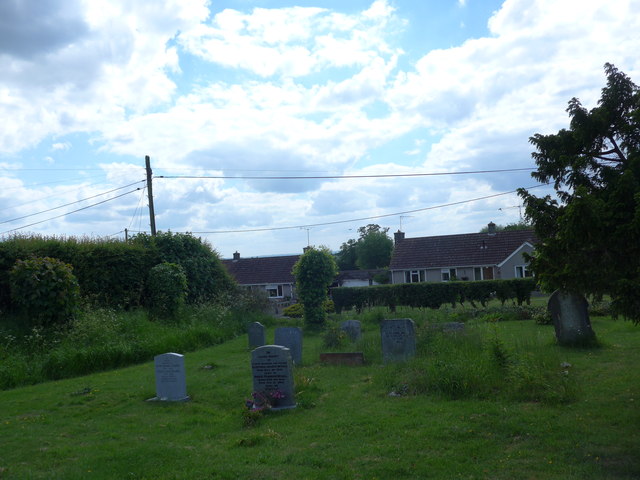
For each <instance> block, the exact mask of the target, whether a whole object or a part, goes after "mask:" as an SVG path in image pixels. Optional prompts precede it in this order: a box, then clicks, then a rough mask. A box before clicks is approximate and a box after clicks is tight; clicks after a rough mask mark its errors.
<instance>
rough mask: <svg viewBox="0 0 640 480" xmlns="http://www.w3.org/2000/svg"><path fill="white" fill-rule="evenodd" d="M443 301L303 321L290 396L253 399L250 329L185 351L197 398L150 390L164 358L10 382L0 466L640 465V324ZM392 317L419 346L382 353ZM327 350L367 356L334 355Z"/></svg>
mask: <svg viewBox="0 0 640 480" xmlns="http://www.w3.org/2000/svg"><path fill="white" fill-rule="evenodd" d="M436 313H437V312H436ZM433 315H434V313H433V312H432V311H428V310H427V311H420V310H413V311H412V310H401V311H398V312H397V313H396V314H393V315H391V314H389V313H388V312H386V311H382V310H373V311H368V312H365V313H363V314H362V315H358V316H355V315H354V314H353V313H350V312H347V313H344V314H343V315H342V316H341V317H340V318H341V319H342V320H346V319H350V318H357V319H359V320H361V321H362V326H363V337H362V339H361V340H360V341H359V342H358V343H356V344H355V345H351V344H349V343H348V342H347V343H345V342H344V341H343V342H338V343H339V345H337V346H336V347H335V348H333V349H329V350H328V349H327V348H326V347H325V346H323V340H324V338H325V337H326V334H323V333H309V332H307V331H305V334H304V343H303V362H302V365H299V366H296V367H295V374H294V377H295V383H296V392H297V393H296V401H297V403H298V406H297V408H295V409H291V410H284V411H278V412H266V413H265V414H251V413H249V412H248V410H247V409H246V408H245V406H244V403H245V399H247V398H249V397H250V395H251V389H252V374H251V366H250V358H251V354H250V351H249V349H248V348H247V338H246V336H245V335H241V336H239V337H237V338H235V339H232V340H230V341H227V342H225V343H224V344H221V345H217V346H214V347H209V348H205V349H201V350H198V351H195V352H190V353H189V352H184V359H185V364H186V382H187V393H188V394H189V396H190V397H191V400H190V401H188V402H175V403H164V402H147V401H146V400H147V399H149V398H151V397H153V396H154V395H155V383H154V366H153V362H149V363H143V364H139V365H135V366H131V367H127V368H121V369H118V370H111V371H107V372H102V373H97V374H92V375H88V376H83V377H76V378H71V379H65V380H59V381H55V382H47V383H41V384H38V385H32V386H27V387H20V388H15V389H12V390H6V391H2V392H0V404H1V405H2V410H1V412H0V445H1V447H2V448H0V479H4V478H18V479H22V478H29V479H31V478H32V479H40V478H42V479H51V478H64V479H81V478H82V479H85V478H114V479H124V478H130V479H183V478H184V479H187V478H189V479H192V478H214V479H236V478H249V479H279V480H282V479H306V478H308V479H323V478H327V479H374V478H377V479H392V478H393V479H395V478H442V479H451V478H464V479H474V478H477V479H485V478H492V479H514V478H518V479H563V480H565V479H632V478H640V429H638V426H639V425H640V409H639V408H638V407H639V405H638V404H639V403H640V369H639V368H638V365H639V364H640V348H639V346H640V326H634V325H633V324H632V323H631V322H627V321H623V320H612V319H611V318H609V317H601V316H593V317H592V325H593V328H594V330H595V332H596V334H597V335H598V339H599V343H600V345H599V346H598V347H595V348H582V349H580V348H578V349H575V348H564V347H560V346H558V345H556V343H555V340H554V331H553V326H550V325H538V324H536V323H535V322H534V321H532V320H530V319H529V320H518V321H488V320H492V319H493V320H499V319H500V318H499V315H498V314H492V315H493V316H492V315H485V316H483V317H482V318H478V319H477V320H473V321H468V322H467V324H466V326H465V331H464V333H462V334H461V333H454V334H445V333H441V332H438V331H437V330H434V329H428V328H427V326H426V321H425V318H431V319H435V320H437V321H441V320H449V319H451V318H452V315H453V318H454V319H455V315H456V314H451V312H450V311H447V312H445V314H443V315H441V317H440V318H436V317H437V315H436V317H433ZM392 317H395V318H413V319H414V321H415V322H416V329H417V331H418V345H417V355H416V357H415V358H414V359H412V360H409V361H408V362H406V363H397V364H396V363H393V364H387V365H384V364H383V362H382V355H381V349H380V345H379V344H380V332H379V322H380V320H381V319H383V318H392ZM283 321H284V320H281V319H279V320H274V321H273V323H272V324H271V325H269V328H268V329H267V343H271V342H272V341H273V335H274V327H275V326H279V325H282V323H281V322H283ZM326 351H362V352H364V354H365V358H366V364H365V365H364V366H359V367H344V366H326V365H322V364H320V362H319V360H318V358H319V354H320V353H322V352H326ZM181 353H183V352H181ZM392 392H393V394H392V395H390V394H391V393H392Z"/></svg>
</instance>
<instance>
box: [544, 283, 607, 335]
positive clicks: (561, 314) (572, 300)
mask: <svg viewBox="0 0 640 480" xmlns="http://www.w3.org/2000/svg"><path fill="white" fill-rule="evenodd" d="M588 306H589V304H588V303H587V299H586V298H584V296H582V295H580V294H577V293H570V292H563V291H561V290H556V291H555V292H553V293H552V294H551V296H550V297H549V302H548V304H547V308H548V309H549V313H550V314H551V318H552V319H553V327H554V328H555V331H556V339H557V340H558V343H559V344H560V345H583V344H585V343H589V342H591V341H592V340H593V339H594V338H595V336H596V335H595V333H594V332H593V329H592V328H591V321H590V320H589V310H588Z"/></svg>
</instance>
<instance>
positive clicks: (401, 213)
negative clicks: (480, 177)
mask: <svg viewBox="0 0 640 480" xmlns="http://www.w3.org/2000/svg"><path fill="white" fill-rule="evenodd" d="M545 185H547V184H546V183H544V184H543V183H541V184H538V185H534V186H532V187H526V190H532V189H534V188H539V187H544V186H545ZM517 191H518V190H511V191H509V192H502V193H494V194H493V195H485V196H484V197H477V198H471V199H469V200H461V201H459V202H451V203H444V204H442V205H434V206H432V207H424V208H416V209H414V210H405V211H402V212H395V213H386V214H384V215H373V216H371V217H360V218H351V219H349V220H337V221H334V222H324V223H310V224H306V225H291V226H288V227H266V228H251V229H246V230H213V231H203V232H190V233H196V234H201V235H203V234H220V233H249V232H269V231H276V230H291V229H294V228H298V229H300V228H302V229H306V228H312V227H322V226H326V225H338V224H341V223H353V222H361V221H364V220H375V219H377V218H386V217H396V216H398V215H406V214H408V213H417V212H425V211H427V210H435V209H438V208H444V207H452V206H454V205H462V204H465V203H471V202H477V201H479V200H487V199H489V198H495V197H500V196H504V195H509V194H511V193H516V192H517Z"/></svg>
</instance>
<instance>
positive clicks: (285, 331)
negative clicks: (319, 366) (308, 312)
mask: <svg viewBox="0 0 640 480" xmlns="http://www.w3.org/2000/svg"><path fill="white" fill-rule="evenodd" d="M273 343H274V344H276V345H280V346H281V347H286V348H288V349H289V350H291V359H292V360H293V363H295V364H296V365H300V364H301V363H302V330H301V329H300V328H298V327H278V328H276V333H275V339H274V341H273Z"/></svg>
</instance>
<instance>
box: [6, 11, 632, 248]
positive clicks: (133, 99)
mask: <svg viewBox="0 0 640 480" xmlns="http://www.w3.org/2000/svg"><path fill="white" fill-rule="evenodd" d="M639 14H640V0H612V1H609V2H606V3H605V2H601V1H584V0H580V1H579V0H566V1H563V2H557V1H555V0H506V1H488V0H482V1H481V0H465V1H461V0H458V1H449V2H445V1H435V0H434V1H420V2H418V1H409V0H354V1H350V2H338V1H326V0H317V1H313V0H304V1H286V0H283V1H272V0H262V1H260V0H258V1H248V0H247V1H245V0H235V1H233V0H230V1H226V2H218V1H215V0H212V1H210V2H208V1H206V0H163V1H157V2H153V3H149V2H147V1H142V0H139V1H137V0H104V1H96V0H21V1H20V0H10V1H8V2H2V3H1V4H0V72H2V73H1V74H0V112H1V114H2V118H3V119H4V120H5V121H4V122H3V123H4V128H3V129H1V131H0V212H1V213H0V222H2V223H0V233H1V234H2V235H4V236H5V237H6V236H10V235H13V234H15V233H20V234H30V233H38V234H43V235H56V236H96V237H104V236H113V237H116V238H123V237H124V230H125V228H126V229H128V230H129V231H130V232H131V233H132V234H134V233H135V232H137V231H149V218H148V209H147V199H146V190H145V188H144V187H145V184H144V178H145V172H144V156H145V155H149V156H150V157H151V162H152V167H153V171H154V180H153V190H154V198H155V210H156V224H157V227H158V229H159V230H164V231H166V230H171V231H174V232H183V231H189V232H194V233H195V234H196V235H198V236H201V237H203V238H205V239H206V240H208V241H209V242H210V243H211V244H212V246H213V247H214V248H215V249H216V250H217V251H218V252H219V253H220V254H221V256H222V257H224V258H228V257H231V255H232V254H233V252H235V251H238V252H240V253H241V255H242V256H258V255H275V254H291V253H298V252H301V251H302V248H303V247H304V246H306V245H307V238H309V242H310V243H311V244H312V245H326V246H328V247H329V248H331V249H333V250H337V249H338V248H339V247H340V244H341V243H342V242H345V241H346V240H348V239H349V238H354V237H356V234H357V229H358V227H360V226H363V225H366V224H367V223H378V224H380V225H381V226H383V227H388V228H389V229H390V233H391V232H393V231H395V230H397V229H398V228H399V227H400V223H402V229H403V230H404V231H405V232H406V235H407V236H408V237H416V236H425V235H440V234H454V233H466V232H475V231H479V230H480V229H481V228H482V227H483V226H484V225H486V224H487V223H488V222H490V221H493V222H495V223H498V224H507V223H511V222H515V221H518V219H519V217H518V215H519V209H518V208H517V206H518V205H519V204H520V201H519V199H518V197H517V196H516V195H515V194H513V193H508V192H511V191H513V190H514V189H516V188H518V187H528V186H534V185H536V182H535V181H533V180H532V179H531V178H530V175H529V171H526V170H520V171H517V170H518V169H527V168H532V167H533V166H534V164H533V161H532V159H531V145H530V144H529V142H528V139H529V137H530V136H531V135H533V134H534V133H551V132H555V131H557V130H558V129H560V128H563V127H566V126H567V116H566V112H565V108H566V105H567V102H568V101H569V100H570V99H571V97H574V96H576V97H578V98H580V99H581V100H582V101H583V104H584V105H585V106H587V107H588V108H591V107H593V106H595V102H596V101H597V99H598V97H599V92H600V89H601V88H602V87H603V86H604V82H605V78H604V72H603V65H604V63H605V62H611V63H614V64H615V65H616V66H617V67H618V68H620V69H621V70H622V71H624V72H625V73H627V74H628V75H630V76H631V78H632V79H634V80H635V81H636V82H638V81H640V80H638V79H640V60H639V59H638V56H637V52H638V51H640V37H639V36H638V35H637V32H638V31H640V15H639ZM487 170H513V171H509V172H493V173H482V174H455V175H454V174H453V173H456V172H458V173H460V172H469V171H487ZM425 173H448V174H447V175H438V176H424V175H423V176H405V177H373V176H375V175H378V176H380V175H415V174H425ZM185 176H191V177H200V178H184V177H185ZM265 176H268V177H291V176H301V177H308V176H312V177H327V176H334V177H335V176H358V178H314V179H298V180H292V179H273V178H272V179H264V178H260V179H248V178H242V177H265ZM367 176H369V177H367ZM169 177H171V178H169ZM202 177H208V178H202ZM211 177H217V178H211ZM220 177H226V178H220ZM230 177H238V178H230ZM537 191H538V192H539V193H540V194H543V193H546V192H548V191H549V189H548V188H547V187H539V188H538V190H537ZM481 198H484V199H481ZM474 199H481V200H474ZM75 210H79V211H75ZM74 211H75V212H74ZM401 217H402V218H401Z"/></svg>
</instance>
